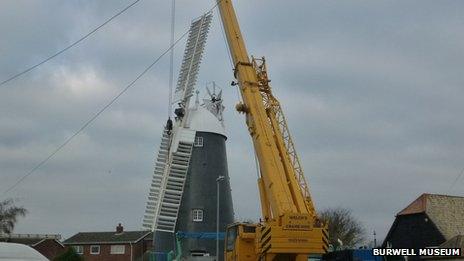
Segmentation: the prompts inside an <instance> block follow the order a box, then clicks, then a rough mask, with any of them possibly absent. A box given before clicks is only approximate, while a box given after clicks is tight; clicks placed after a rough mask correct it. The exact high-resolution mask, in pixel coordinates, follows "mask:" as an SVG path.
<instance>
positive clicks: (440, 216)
mask: <svg viewBox="0 0 464 261" xmlns="http://www.w3.org/2000/svg"><path fill="white" fill-rule="evenodd" d="M418 213H425V214H427V216H428V217H429V218H430V219H431V220H432V222H433V223H434V224H435V226H436V227H437V228H438V230H440V232H441V233H442V234H443V236H444V237H445V238H446V239H447V240H449V239H451V238H453V237H454V236H456V235H464V197H457V196H448V195H438V194H422V195H421V196H419V197H418V198H417V199H416V200H414V201H413V202H412V203H411V204H409V205H408V206H407V207H406V208H404V209H403V210H401V211H400V212H399V213H398V214H397V216H403V215H411V214H418Z"/></svg>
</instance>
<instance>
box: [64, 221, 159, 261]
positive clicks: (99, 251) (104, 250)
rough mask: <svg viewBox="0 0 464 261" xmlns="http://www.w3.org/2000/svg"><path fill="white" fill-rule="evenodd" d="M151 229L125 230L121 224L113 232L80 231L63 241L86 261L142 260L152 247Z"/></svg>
mask: <svg viewBox="0 0 464 261" xmlns="http://www.w3.org/2000/svg"><path fill="white" fill-rule="evenodd" d="M152 238H153V234H152V233H151V232H150V231H124V228H123V226H121V224H119V225H118V226H117V227H116V230H115V231H112V232H80V233H77V234H76V235H74V236H72V237H70V238H68V239H67V240H65V241H64V242H63V244H64V245H65V246H69V247H73V248H74V249H75V250H76V252H77V253H78V254H81V255H82V256H83V257H84V259H85V260H86V261H97V260H98V261H106V260H108V261H139V260H140V261H142V260H143V255H144V253H145V252H147V251H148V250H151V248H152V242H153V241H152Z"/></svg>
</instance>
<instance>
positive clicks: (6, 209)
mask: <svg viewBox="0 0 464 261" xmlns="http://www.w3.org/2000/svg"><path fill="white" fill-rule="evenodd" d="M26 213H27V210H26V209H25V208H23V207H17V206H15V205H14V201H13V200H12V199H5V200H3V201H0V233H5V234H11V232H13V229H14V227H15V225H16V222H17V221H18V217H20V216H22V217H24V216H25V215H26Z"/></svg>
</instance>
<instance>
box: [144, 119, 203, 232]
mask: <svg viewBox="0 0 464 261" xmlns="http://www.w3.org/2000/svg"><path fill="white" fill-rule="evenodd" d="M195 133H196V132H195V131H192V130H189V129H185V128H182V127H178V128H176V129H175V130H174V132H173V134H172V143H171V152H168V153H165V152H164V141H165V140H167V139H165V136H164V135H163V141H162V145H161V148H160V153H159V154H158V160H157V163H156V165H155V172H154V174H153V181H152V187H151V189H150V192H149V196H148V201H147V206H146V211H145V216H144V219H143V224H142V226H143V227H144V228H147V229H150V230H158V231H166V232H174V229H175V227H176V221H177V215H178V214H179V208H180V204H181V200H182V194H183V192H184V185H185V180H186V178H187V171H188V168H189V164H190V157H191V155H192V147H193V142H194V140H195ZM165 156H168V158H166V161H164V160H165ZM161 170H162V171H161Z"/></svg>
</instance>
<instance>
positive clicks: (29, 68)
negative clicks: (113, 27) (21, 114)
mask: <svg viewBox="0 0 464 261" xmlns="http://www.w3.org/2000/svg"><path fill="white" fill-rule="evenodd" d="M138 2H140V0H136V1H134V2H132V3H131V4H129V5H128V6H126V7H124V9H122V10H121V11H119V12H117V13H116V14H115V15H113V16H111V17H110V18H109V19H108V20H106V21H105V22H104V23H102V24H100V25H99V26H97V27H95V28H94V29H93V30H92V31H90V32H88V33H87V34H86V35H84V36H82V37H81V38H79V39H78V40H77V41H75V42H73V43H71V44H70V45H68V46H66V47H65V48H64V49H62V50H60V51H58V52H56V53H55V54H52V55H50V56H49V57H47V58H45V59H44V60H42V61H40V62H38V63H36V64H34V65H32V66H30V67H28V68H27V69H25V70H23V71H21V72H19V73H16V74H14V75H12V76H10V77H9V78H8V79H6V80H4V81H2V82H0V86H2V85H4V84H7V83H9V82H11V81H13V80H14V79H16V78H18V77H20V76H21V75H23V74H26V73H28V72H30V71H32V70H34V69H35V68H37V67H39V66H40V65H42V64H44V63H46V62H48V61H50V60H51V59H53V58H55V57H57V56H58V55H60V54H62V53H64V52H66V51H67V50H69V49H71V48H73V47H74V46H76V45H77V44H79V43H80V42H82V41H84V40H85V39H87V38H88V37H89V36H91V35H92V34H94V33H95V32H97V31H98V30H99V29H100V28H102V27H103V26H105V25H107V24H108V23H109V22H111V21H112V20H113V19H115V18H116V17H118V16H120V15H121V14H123V13H124V12H125V11H127V10H128V9H129V8H131V7H132V6H134V5H135V4H137V3H138Z"/></svg>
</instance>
